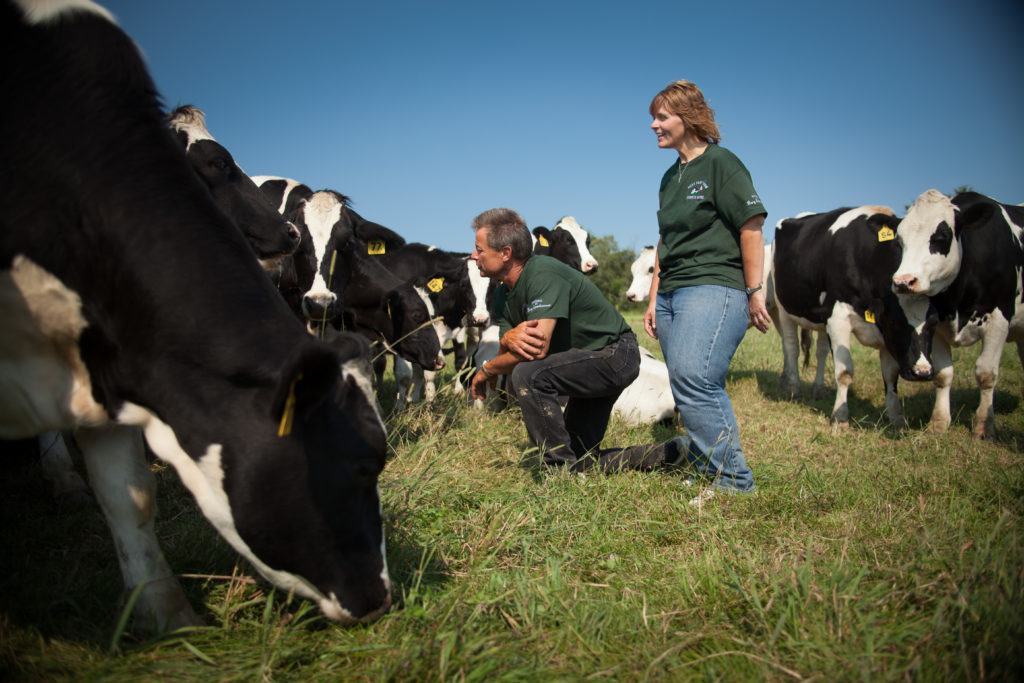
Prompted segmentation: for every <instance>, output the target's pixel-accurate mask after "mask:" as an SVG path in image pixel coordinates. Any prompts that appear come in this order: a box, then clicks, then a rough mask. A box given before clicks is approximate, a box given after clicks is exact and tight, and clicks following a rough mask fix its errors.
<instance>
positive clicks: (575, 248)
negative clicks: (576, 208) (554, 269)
mask: <svg viewBox="0 0 1024 683" xmlns="http://www.w3.org/2000/svg"><path fill="white" fill-rule="evenodd" d="M533 253H534V254H544V255H547V256H553V257H554V258H556V259H558V260H559V261H561V262H562V263H565V264H568V265H569V266H572V267H573V268H575V269H576V270H579V271H582V272H583V273H586V274H588V275H590V274H592V273H593V272H594V271H596V270H597V259H595V258H594V256H593V255H592V254H591V253H590V234H589V233H587V231H586V230H584V229H583V228H582V227H581V226H580V224H579V223H577V222H576V219H575V218H573V217H572V216H564V217H563V218H562V219H561V220H559V221H558V223H556V224H555V227H554V228H552V229H550V230H549V229H548V228H546V227H544V226H537V227H536V228H534V229H533Z"/></svg>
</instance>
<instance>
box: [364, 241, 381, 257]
mask: <svg viewBox="0 0 1024 683" xmlns="http://www.w3.org/2000/svg"><path fill="white" fill-rule="evenodd" d="M366 253H367V254H372V255H377V254H383V253H384V240H370V241H369V242H367V243H366Z"/></svg>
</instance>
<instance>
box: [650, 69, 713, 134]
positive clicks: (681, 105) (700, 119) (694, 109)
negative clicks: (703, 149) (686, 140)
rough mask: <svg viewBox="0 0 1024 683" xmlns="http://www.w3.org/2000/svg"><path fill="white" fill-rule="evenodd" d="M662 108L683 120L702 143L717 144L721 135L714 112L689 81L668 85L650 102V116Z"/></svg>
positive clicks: (702, 95) (698, 89)
mask: <svg viewBox="0 0 1024 683" xmlns="http://www.w3.org/2000/svg"><path fill="white" fill-rule="evenodd" d="M662 107H664V108H665V109H667V110H668V111H669V112H671V113H673V114H675V115H676V116H678V117H679V118H681V119H682V120H683V123H685V124H686V127H687V129H689V130H692V131H693V132H694V134H695V135H696V136H697V137H698V138H700V139H701V140H703V141H704V142H709V143H710V142H714V143H718V142H721V141H722V134H721V133H720V132H719V131H718V124H717V123H715V112H714V110H712V109H711V107H709V106H708V103H707V102H706V101H705V100H704V93H702V92H701V91H700V88H698V87H697V86H696V85H694V84H693V83H691V82H690V81H676V82H675V83H669V84H668V85H667V86H665V88H664V89H663V90H662V91H661V92H659V93H658V94H657V95H655V96H654V99H653V100H651V116H654V115H655V114H657V113H658V110H659V109H661V108H662Z"/></svg>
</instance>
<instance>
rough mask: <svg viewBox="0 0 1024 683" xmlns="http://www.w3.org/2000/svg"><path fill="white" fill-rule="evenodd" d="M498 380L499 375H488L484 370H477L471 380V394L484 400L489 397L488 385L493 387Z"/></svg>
mask: <svg viewBox="0 0 1024 683" xmlns="http://www.w3.org/2000/svg"><path fill="white" fill-rule="evenodd" d="M497 382H498V378H497V377H488V376H487V375H486V374H484V371H483V370H477V371H476V374H475V375H473V379H472V380H470V382H469V395H470V396H472V397H473V398H475V399H479V400H481V401H483V400H484V399H486V398H487V387H488V385H490V387H491V388H492V389H493V388H494V386H495V385H496V384H497Z"/></svg>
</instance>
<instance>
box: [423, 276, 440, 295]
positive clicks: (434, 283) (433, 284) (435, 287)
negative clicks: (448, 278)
mask: <svg viewBox="0 0 1024 683" xmlns="http://www.w3.org/2000/svg"><path fill="white" fill-rule="evenodd" d="M443 287H444V278H443V277H435V278H434V279H433V280H431V281H430V282H428V283H427V289H429V290H430V291H431V292H433V293H434V294H437V293H438V292H440V291H441V289H442V288H443Z"/></svg>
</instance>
